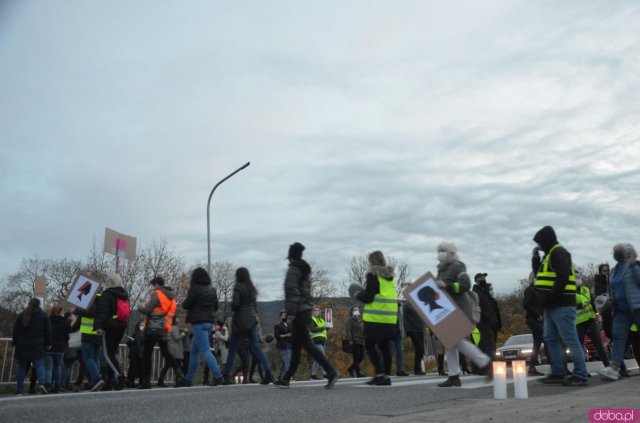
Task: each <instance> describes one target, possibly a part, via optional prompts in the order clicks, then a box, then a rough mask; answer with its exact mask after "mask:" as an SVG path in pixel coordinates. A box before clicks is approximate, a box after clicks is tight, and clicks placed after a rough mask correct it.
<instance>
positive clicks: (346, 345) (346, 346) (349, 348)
mask: <svg viewBox="0 0 640 423" xmlns="http://www.w3.org/2000/svg"><path fill="white" fill-rule="evenodd" d="M342 351H343V352H346V353H347V354H351V353H353V344H352V343H350V342H349V341H348V340H347V339H343V340H342Z"/></svg>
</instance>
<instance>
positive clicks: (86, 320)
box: [80, 292, 102, 335]
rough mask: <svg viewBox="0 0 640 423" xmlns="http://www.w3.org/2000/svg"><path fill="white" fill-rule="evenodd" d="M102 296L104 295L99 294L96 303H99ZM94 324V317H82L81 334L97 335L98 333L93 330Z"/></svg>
mask: <svg viewBox="0 0 640 423" xmlns="http://www.w3.org/2000/svg"><path fill="white" fill-rule="evenodd" d="M101 295H102V294H101V293H100V292H98V293H97V294H96V299H95V300H94V301H98V298H100V296H101ZM93 322H94V319H93V317H85V316H82V318H81V319H80V333H81V334H86V335H97V334H98V333H97V332H96V331H95V330H93Z"/></svg>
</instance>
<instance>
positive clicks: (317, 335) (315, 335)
mask: <svg viewBox="0 0 640 423" xmlns="http://www.w3.org/2000/svg"><path fill="white" fill-rule="evenodd" d="M311 319H312V320H313V322H314V323H315V324H316V327H317V328H322V331H321V332H311V331H309V334H310V335H311V339H312V340H314V341H315V340H318V339H321V340H325V339H327V328H326V327H325V326H326V325H327V324H326V323H325V321H324V319H321V318H320V317H316V316H311Z"/></svg>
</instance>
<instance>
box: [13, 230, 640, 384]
mask: <svg viewBox="0 0 640 423" xmlns="http://www.w3.org/2000/svg"><path fill="white" fill-rule="evenodd" d="M533 240H534V241H535V242H536V244H537V245H536V247H535V248H534V249H533V257H532V269H533V272H532V274H531V278H530V281H531V283H530V286H529V287H528V288H527V289H526V290H525V292H524V299H523V308H524V313H525V317H526V321H527V325H528V327H529V328H530V330H531V333H532V335H533V339H534V348H533V349H534V351H533V354H532V355H531V357H532V360H531V362H530V368H529V375H530V376H545V377H543V378H542V379H541V381H542V382H543V383H547V384H562V385H568V386H586V385H588V376H589V375H588V373H587V370H586V364H585V357H584V347H583V340H584V336H585V335H588V336H589V337H590V339H592V340H593V341H594V344H595V346H596V349H597V351H598V355H599V357H600V359H601V360H602V362H603V364H604V367H603V369H601V370H599V372H598V373H600V374H601V375H602V377H604V378H606V379H612V380H617V379H618V378H619V377H621V376H624V375H626V374H628V372H627V370H626V369H625V366H624V354H625V351H626V350H627V349H628V345H629V344H631V345H632V346H633V350H634V354H635V356H636V359H637V360H640V340H639V338H640V337H639V336H638V333H637V331H638V329H637V328H638V326H640V265H639V264H640V263H639V262H638V261H637V255H636V251H635V249H634V248H633V247H632V246H631V245H630V244H616V245H615V246H614V247H613V259H614V261H615V263H616V264H615V266H614V267H613V268H612V269H609V266H608V265H606V264H602V265H600V266H599V269H598V270H599V274H598V275H597V276H596V281H595V282H596V283H595V290H594V291H593V292H592V291H591V290H590V289H589V288H588V287H586V286H584V285H583V284H582V279H581V276H580V275H579V274H578V273H576V272H575V270H574V267H573V264H572V261H571V255H570V253H569V252H568V251H567V250H566V249H565V248H564V247H562V246H561V245H560V243H559V242H558V240H557V238H556V234H555V232H554V230H553V228H551V227H549V226H546V227H544V228H542V229H541V230H540V231H538V232H537V233H536V234H535V236H534V238H533ZM304 250H305V247H304V245H302V244H301V243H298V242H296V243H294V244H292V245H290V246H289V251H288V260H289V267H288V269H287V273H286V277H285V281H284V297H285V300H284V309H283V310H282V312H281V314H280V321H279V323H278V324H277V325H276V326H275V327H274V330H273V335H268V336H264V334H263V331H262V328H261V326H260V322H259V319H258V313H257V297H258V292H257V290H256V288H255V285H254V283H253V281H252V278H251V275H250V273H249V270H248V269H247V268H245V267H240V268H238V269H237V270H236V274H235V286H234V289H233V299H232V303H231V310H232V314H231V316H228V317H227V318H224V317H222V318H221V317H219V316H220V313H219V312H218V298H217V294H216V290H215V289H214V287H213V286H212V283H211V279H210V277H209V274H208V273H207V271H206V270H204V269H202V268H197V269H195V270H194V271H193V272H192V273H191V280H190V287H189V291H188V293H187V296H186V298H185V300H184V301H183V302H182V303H181V304H178V303H177V300H176V296H175V293H174V291H173V290H172V289H171V287H169V286H166V285H165V281H164V279H163V278H162V277H161V276H156V277H154V278H153V279H151V281H150V287H151V290H150V295H149V300H148V302H147V303H146V304H143V305H141V306H139V307H138V310H137V311H138V314H139V315H141V316H142V317H143V318H142V319H141V320H140V322H139V323H137V324H135V325H133V331H132V332H131V333H127V330H128V328H129V327H130V325H129V319H130V316H131V310H130V308H129V302H128V294H127V292H126V290H125V288H124V285H123V282H122V278H121V277H120V276H119V275H118V274H117V273H113V274H110V275H108V276H107V277H106V278H105V280H104V281H102V283H101V285H100V289H99V293H98V294H97V295H96V298H95V300H94V301H93V303H92V305H91V306H90V307H89V308H88V309H81V308H76V309H72V310H66V311H65V310H63V308H62V307H60V306H58V305H55V306H53V307H51V308H50V310H48V313H47V312H45V311H43V310H42V308H41V305H40V300H39V299H37V298H33V299H31V300H30V301H29V303H28V305H27V306H26V308H25V309H24V310H23V311H22V313H20V314H19V315H18V318H17V319H16V322H15V325H14V330H13V341H12V343H13V345H14V356H15V358H16V360H17V362H18V366H17V370H16V380H17V389H16V394H17V395H22V394H23V393H24V383H25V379H26V377H27V374H28V373H29V372H30V374H31V376H30V382H31V384H30V390H29V391H30V392H39V393H43V394H46V393H58V392H64V391H73V392H78V391H81V390H88V391H92V392H93V391H102V390H121V389H123V388H125V387H129V388H134V387H136V388H138V389H150V388H151V387H152V377H151V376H152V375H151V372H152V363H153V353H154V350H155V349H156V347H158V348H159V351H160V353H161V354H162V357H163V358H164V367H163V368H162V369H161V370H160V372H159V375H158V379H157V382H156V385H157V386H161V387H164V386H166V384H165V378H166V375H167V372H168V371H169V370H172V372H173V374H174V375H175V382H174V383H175V387H189V386H191V385H192V383H194V377H195V375H196V373H197V372H198V370H199V369H201V366H204V369H203V372H204V380H203V383H204V384H207V385H211V386H219V385H230V384H235V383H252V382H254V381H255V379H254V374H255V372H257V373H258V374H259V377H260V383H261V384H264V385H268V384H273V385H274V386H276V387H279V388H289V386H290V381H291V380H292V379H293V378H294V376H295V375H296V372H297V370H298V367H299V365H300V359H301V353H302V350H303V349H304V350H305V351H306V353H307V354H308V355H309V356H310V357H311V358H312V360H313V362H312V363H313V364H312V368H311V378H312V379H319V376H318V370H319V369H321V370H322V372H321V375H322V376H321V377H323V378H325V379H326V385H325V387H326V388H327V389H331V388H333V387H334V385H335V383H336V381H337V380H338V378H339V377H340V376H339V374H338V371H337V370H336V368H335V367H334V366H333V364H332V360H331V358H332V357H330V356H328V355H327V352H326V351H325V348H324V346H325V342H326V341H327V338H328V336H329V332H328V330H327V329H328V328H327V326H326V322H325V320H324V319H323V316H322V315H321V313H320V310H319V308H318V307H317V306H316V305H315V304H314V303H313V299H312V296H311V278H310V274H311V267H310V265H309V264H308V263H307V261H305V260H304V259H303V258H302V256H303V251H304ZM436 250H437V269H438V271H437V274H436V275H435V279H436V283H437V286H438V287H439V288H440V289H441V290H444V291H446V293H447V294H448V296H449V297H450V298H451V300H452V301H453V302H454V303H455V304H456V306H457V307H458V308H459V309H460V310H462V312H463V313H464V315H465V316H466V318H468V319H469V320H471V321H473V322H474V323H475V328H474V329H473V332H471V333H470V334H469V336H468V337H465V338H463V339H461V340H460V341H459V342H458V343H457V344H455V345H453V346H449V347H448V348H444V347H443V346H442V344H441V343H440V342H439V341H438V339H437V337H436V336H435V334H434V333H432V331H431V330H430V329H429V328H428V327H427V325H426V324H425V319H424V316H421V315H420V312H419V310H416V309H414V308H413V307H412V306H411V305H410V304H409V303H407V302H406V301H404V300H403V299H402V298H399V295H398V291H397V283H396V277H395V273H394V272H395V269H394V268H393V267H392V266H389V265H388V264H387V261H386V259H385V256H384V254H383V253H382V252H381V251H374V252H372V253H370V254H369V255H368V263H369V268H368V272H367V274H366V283H365V285H364V288H363V289H358V290H354V291H353V292H350V294H351V300H352V306H351V307H350V310H349V318H348V320H347V322H346V325H345V333H344V337H343V338H344V339H343V351H345V352H347V353H349V354H351V355H352V363H351V365H350V366H349V368H348V369H347V371H348V374H349V376H351V377H354V378H360V377H367V375H366V374H365V373H364V371H363V367H362V362H363V360H364V358H365V352H366V353H367V355H368V358H369V360H370V362H371V364H372V366H373V369H374V374H372V375H370V376H371V377H370V378H369V379H368V380H366V382H365V383H367V384H369V385H373V386H390V385H391V378H390V376H391V374H392V359H393V357H392V350H395V359H396V372H395V374H396V375H397V376H407V375H408V373H406V372H405V371H404V367H403V362H402V357H403V347H402V341H403V338H404V337H405V336H407V337H409V338H410V339H411V341H412V344H413V347H414V363H413V373H414V374H415V375H424V374H425V372H424V365H423V358H424V356H425V345H426V346H427V349H429V350H431V353H432V354H433V355H434V356H435V357H436V358H437V369H438V374H439V375H441V376H447V378H446V379H445V380H444V381H443V382H442V383H439V384H438V386H439V387H458V386H461V384H462V382H461V379H460V373H461V372H462V373H465V372H471V373H476V374H481V375H486V376H487V378H489V379H491V377H492V361H493V360H494V359H495V357H496V339H497V335H498V332H499V331H500V329H501V327H502V323H501V318H500V310H499V307H498V305H497V302H496V300H495V299H494V298H493V294H492V286H491V283H489V282H488V281H487V273H477V274H476V275H475V276H474V278H473V283H472V281H471V278H470V277H469V275H468V274H467V269H466V266H465V264H464V263H463V262H462V261H461V260H460V258H459V256H458V252H457V249H456V247H455V245H454V244H453V243H451V242H442V243H440V244H439V245H438V246H437V249H436ZM350 291H351V290H350ZM470 292H474V293H475V294H474V295H468V293H470ZM178 307H181V308H182V310H183V311H185V312H186V314H184V315H185V318H184V321H179V320H178V317H177V315H178V313H177V311H178ZM478 308H479V310H480V313H479V314H478V313H477V309H478ZM601 326H603V328H604V331H605V333H606V336H607V337H608V338H610V339H611V345H612V348H611V353H610V356H609V352H608V351H605V349H604V348H603V346H602V344H601V343H600V336H599V334H600V327H601ZM123 341H124V342H125V343H126V344H127V346H128V349H127V350H128V358H129V360H128V363H129V365H128V369H127V372H126V373H125V372H124V369H123V368H122V366H121V363H120V362H119V360H118V357H119V354H118V351H119V348H120V344H121V343H122V342H123ZM543 342H544V346H545V351H546V355H547V358H548V360H549V362H550V364H551V366H550V367H551V372H550V373H549V374H548V375H542V374H541V373H539V372H538V370H537V369H536V366H537V365H538V364H539V363H538V361H537V359H538V357H540V346H541V344H542V343H543ZM271 343H273V346H274V347H275V348H276V349H277V350H278V352H279V360H278V361H279V365H278V368H279V369H278V374H277V376H275V375H274V372H273V370H272V368H273V367H274V366H272V363H270V361H269V360H268V359H267V355H266V354H265V352H264V346H265V344H271ZM567 348H568V349H569V350H570V352H571V356H572V358H573V369H572V371H569V369H568V367H567V363H566V357H565V354H564V351H565V349H567ZM460 353H462V354H460ZM236 358H239V359H240V360H239V363H238V364H237V365H236ZM466 358H469V359H470V361H471V369H469V368H468V365H467V361H466ZM76 362H77V365H78V372H77V376H76V377H75V380H73V381H72V369H73V368H74V366H75V365H76ZM445 362H446V368H445ZM234 365H235V366H234ZM346 376H347V375H344V376H343V377H346ZM85 379H86V380H85Z"/></svg>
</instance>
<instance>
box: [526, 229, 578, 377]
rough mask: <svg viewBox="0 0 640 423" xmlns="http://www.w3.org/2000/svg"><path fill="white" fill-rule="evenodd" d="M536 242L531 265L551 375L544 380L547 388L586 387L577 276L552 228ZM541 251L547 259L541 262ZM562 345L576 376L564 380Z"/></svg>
mask: <svg viewBox="0 0 640 423" xmlns="http://www.w3.org/2000/svg"><path fill="white" fill-rule="evenodd" d="M533 241H534V242H536V243H537V244H538V246H537V247H535V248H534V249H533V257H532V260H531V265H532V269H533V272H534V273H536V279H535V282H534V289H535V293H536V298H537V300H538V303H539V304H540V306H541V307H542V309H543V310H544V346H545V350H546V352H547V354H548V356H549V360H550V361H551V374H550V375H548V376H546V377H545V378H543V379H541V382H542V383H546V384H561V385H565V386H587V385H588V384H589V382H588V381H587V377H588V374H587V367H586V364H585V357H584V350H583V349H582V347H581V345H580V342H579V341H578V332H577V329H576V283H575V281H576V275H575V272H574V269H573V264H572V263H571V254H569V252H568V251H567V250H566V249H565V248H564V247H562V246H561V245H560V243H558V239H557V237H556V233H555V231H554V230H553V228H552V227H551V226H545V227H543V228H542V229H540V230H539V231H538V232H537V233H536V234H535V236H534V237H533ZM540 251H543V252H544V256H543V257H542V259H540V255H539V253H540ZM563 343H564V345H566V346H567V347H568V348H569V350H570V351H571V355H572V357H573V364H574V368H573V374H572V375H571V376H569V377H568V378H566V379H565V377H564V374H565V366H566V362H565V354H564V348H563Z"/></svg>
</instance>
